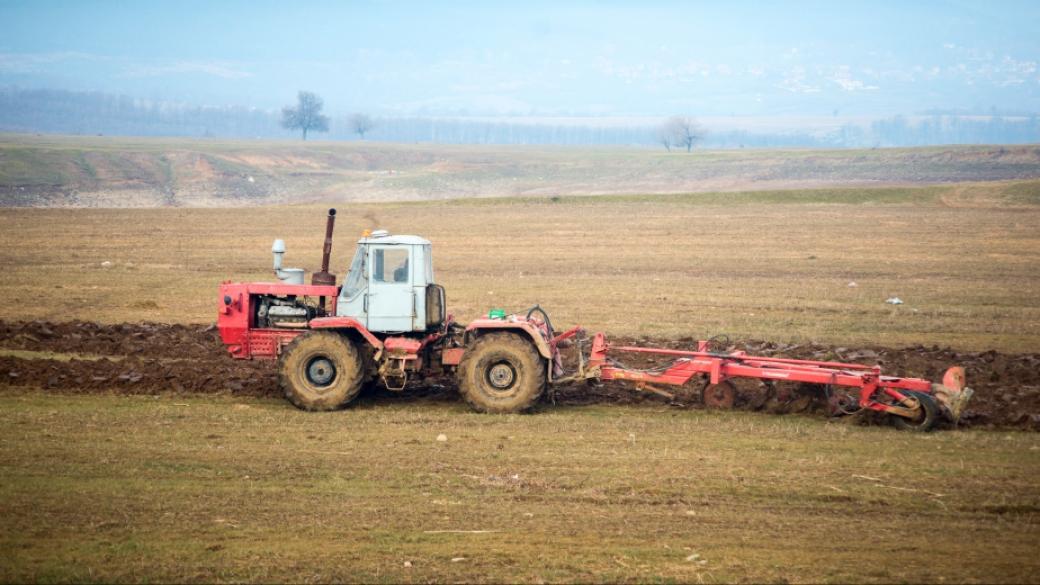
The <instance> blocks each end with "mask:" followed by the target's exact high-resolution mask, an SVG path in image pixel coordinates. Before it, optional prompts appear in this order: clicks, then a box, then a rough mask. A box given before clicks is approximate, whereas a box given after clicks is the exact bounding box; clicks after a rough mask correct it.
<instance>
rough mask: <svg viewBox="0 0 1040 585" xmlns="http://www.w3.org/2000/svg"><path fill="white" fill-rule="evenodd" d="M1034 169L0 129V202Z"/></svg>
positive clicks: (225, 202) (421, 193) (967, 160)
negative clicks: (33, 132)
mask: <svg viewBox="0 0 1040 585" xmlns="http://www.w3.org/2000/svg"><path fill="white" fill-rule="evenodd" d="M1035 179H1040V146H1036V145H1024V146H1023V145H1016V146H956V147H926V148H903V149H870V150H797V149H785V150H718V151H694V152H693V153H689V154H687V153H685V152H682V153H679V152H673V153H667V152H664V151H663V150H649V149H635V148H608V147H598V148H592V147H519V146H456V145H426V144H418V145H404V144H392V143H359V142H349V143H345V142H299V141H288V140H287V141H246V140H241V141H227V140H210V139H187V138H116V137H63V136H39V135H22V134H6V135H0V206H4V207H65V206H76V207H99V206H100V207H161V206H199V207H209V206H242V205H267V204H285V203H305V202H313V201H406V200H430V199H453V198H469V197H502V196H554V195H594V194H614V195H618V194H668V193H699V192H725V191H745V190H775V189H806V188H819V187H841V186H885V185H927V184H940V183H961V182H980V181H1020V180H1035Z"/></svg>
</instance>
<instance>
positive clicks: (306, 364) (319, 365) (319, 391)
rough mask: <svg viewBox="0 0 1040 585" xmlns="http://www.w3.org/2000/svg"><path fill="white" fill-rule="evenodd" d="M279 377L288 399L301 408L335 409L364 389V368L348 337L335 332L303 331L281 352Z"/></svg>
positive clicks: (345, 403)
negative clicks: (362, 386)
mask: <svg viewBox="0 0 1040 585" xmlns="http://www.w3.org/2000/svg"><path fill="white" fill-rule="evenodd" d="M278 366H279V367H278V377H279V379H280V381H281V384H282V390H283V391H284V392H285V397H286V398H287V399H288V400H289V402H291V403H293V405H295V406H296V407H297V408H300V409H302V410H312V411H318V410H336V409H337V408H342V407H344V406H346V405H347V404H348V403H350V401H352V400H354V399H355V398H357V395H358V393H360V392H361V383H362V382H363V381H364V379H365V368H364V364H363V363H362V360H361V353H360V352H359V351H358V349H357V347H355V346H354V342H352V341H351V340H350V339H348V338H347V337H344V336H343V335H340V334H338V333H335V332H332V331H315V332H311V333H304V334H303V335H300V336H298V337H297V338H296V339H294V340H293V341H292V343H290V344H289V345H288V346H287V347H286V348H285V351H284V352H282V357H281V359H280V360H279V363H278Z"/></svg>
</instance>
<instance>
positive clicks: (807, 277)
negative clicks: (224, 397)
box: [0, 182, 1040, 352]
mask: <svg viewBox="0 0 1040 585" xmlns="http://www.w3.org/2000/svg"><path fill="white" fill-rule="evenodd" d="M1038 190H1040V183H1038V182H1019V183H1011V184H1003V183H999V184H972V185H952V186H933V187H917V188H912V187H901V188H888V189H855V188H849V189H837V190H817V191H796V192H784V191H779V192H749V193H740V194H728V193H719V194H690V195H682V196H668V195H660V196H640V197H635V196H619V197H595V198H585V197H574V198H568V197H560V198H556V199H542V198H536V199H508V198H507V199H487V200H482V199H481V200H454V201H449V202H425V203H384V204H350V205H345V206H343V205H341V206H340V213H339V216H338V220H337V228H336V229H337V231H336V236H337V239H336V242H335V244H334V247H333V257H332V266H333V267H334V269H335V270H337V271H338V272H339V273H341V274H342V272H343V270H345V265H346V263H347V262H348V261H349V258H350V257H351V255H352V254H353V248H354V245H353V242H354V240H355V239H356V237H357V236H359V235H360V233H361V232H362V230H363V229H366V228H377V227H378V228H386V229H389V230H390V231H391V232H393V233H415V234H421V235H423V236H425V237H427V238H429V239H430V240H431V241H432V242H433V244H434V264H435V273H436V277H437V279H438V281H439V282H440V283H442V284H443V285H444V286H445V287H446V289H447V294H448V306H449V310H450V311H451V312H453V313H454V314H455V315H456V317H457V318H458V319H460V320H463V321H464V320H469V319H472V318H474V317H476V316H478V315H481V314H485V313H486V312H487V311H488V309H490V308H493V307H501V308H505V309H507V310H520V309H522V308H525V307H528V306H530V305H532V304H534V303H540V304H541V305H542V306H544V307H546V308H547V309H548V310H549V311H550V313H551V315H552V316H553V318H554V319H553V320H554V322H556V323H557V324H559V325H565V324H575V323H581V324H582V325H585V326H586V327H588V328H589V329H590V330H603V331H607V332H608V333H612V334H618V335H632V336H640V335H651V336H659V337H660V336H663V337H685V336H694V337H697V336H700V337H704V338H707V337H710V336H712V335H716V334H721V333H725V334H728V335H730V337H732V338H734V339H747V338H751V339H764V340H771V341H777V342H806V341H818V342H824V343H831V344H837V345H848V344H872V345H881V346H886V347H900V346H904V345H912V344H924V345H926V346H929V347H930V346H932V345H938V346H950V347H953V348H956V349H960V350H974V351H986V350H999V351H1010V352H1028V351H1036V350H1037V349H1038V348H1040V303H1038V302H1037V301H1038V296H1037V291H1038V290H1040V205H1038V202H1040V199H1038V197H1040V195H1038V193H1040V191H1038ZM325 209H326V208H324V207H319V206H288V207H260V208H243V209H212V210H208V209H168V208H162V209H141V210H117V209H102V210H89V209H77V210H48V209H8V210H4V211H3V212H2V213H0V249H2V250H3V251H4V256H3V266H4V272H5V276H6V278H4V279H3V281H0V294H2V295H3V296H4V298H8V299H24V300H25V301H26V302H10V303H4V304H2V305H0V319H3V320H7V321H18V320H26V319H45V320H59V321H61V320H68V319H80V320H86V321H100V322H104V323H120V322H137V321H159V322H166V323H211V322H213V321H214V320H215V303H216V297H215V292H214V291H215V290H216V286H217V284H218V283H219V282H221V281H223V280H226V279H235V280H242V281H250V280H271V279H273V275H272V274H271V272H270V270H271V269H270V267H271V254H270V247H271V241H272V240H273V239H274V238H275V237H280V238H284V239H285V241H286V243H287V245H288V253H287V254H286V263H287V265H289V266H301V267H304V268H306V269H308V271H311V270H315V269H316V268H317V265H318V263H319V261H320V256H321V242H322V238H323V237H324V230H323V227H324V216H325ZM893 296H895V297H899V298H900V299H901V300H903V301H904V303H905V304H903V305H898V306H893V305H889V304H886V303H885V300H886V299H888V298H890V297H893Z"/></svg>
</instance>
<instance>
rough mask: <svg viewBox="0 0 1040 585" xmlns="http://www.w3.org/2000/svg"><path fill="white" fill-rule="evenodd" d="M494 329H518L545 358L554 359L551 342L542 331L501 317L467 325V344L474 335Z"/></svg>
mask: <svg viewBox="0 0 1040 585" xmlns="http://www.w3.org/2000/svg"><path fill="white" fill-rule="evenodd" d="M492 331H516V332H518V333H521V334H522V335H525V336H526V337H528V338H529V339H530V340H531V342H532V343H534V346H535V347H536V348H537V349H538V353H539V354H541V356H542V357H544V358H545V359H547V360H549V361H552V359H553V354H552V350H551V349H550V348H549V342H548V341H546V340H545V337H543V336H542V332H541V331H540V330H539V329H538V328H537V327H535V326H534V325H531V324H530V323H525V322H523V321H502V320H500V319H477V320H476V321H473V322H472V323H470V324H469V325H468V326H467V327H466V337H465V342H466V345H469V340H470V339H472V338H473V337H476V336H478V335H481V334H484V333H490V332H492Z"/></svg>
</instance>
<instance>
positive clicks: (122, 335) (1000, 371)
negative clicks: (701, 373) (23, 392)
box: [0, 321, 1040, 430]
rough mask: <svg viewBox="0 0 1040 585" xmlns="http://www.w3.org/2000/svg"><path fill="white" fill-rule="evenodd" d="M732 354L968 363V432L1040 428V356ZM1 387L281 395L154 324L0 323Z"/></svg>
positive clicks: (181, 329)
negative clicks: (980, 428) (973, 428)
mask: <svg viewBox="0 0 1040 585" xmlns="http://www.w3.org/2000/svg"><path fill="white" fill-rule="evenodd" d="M611 341H612V343H613V344H614V345H615V347H616V346H621V345H637V346H643V347H667V348H677V349H689V348H692V347H694V346H695V345H696V341H695V340H694V339H693V338H682V339H671V340H668V339H653V338H617V339H612V340H611ZM725 349H727V350H733V349H741V350H745V351H747V352H748V353H750V354H757V355H765V356H777V357H789V358H797V359H817V360H839V361H847V362H857V363H866V364H874V363H877V364H880V365H881V366H882V368H883V371H884V372H885V373H886V374H889V375H900V376H907V377H921V378H927V379H930V380H940V379H941V378H942V375H943V372H944V371H945V370H946V368H947V367H949V366H951V365H961V366H964V367H965V369H966V371H967V377H968V385H969V386H970V387H972V388H973V389H974V390H975V397H974V398H973V400H972V402H971V404H970V405H969V408H968V410H967V411H966V413H965V415H964V416H963V418H962V420H961V425H962V426H986V427H1002V428H1022V429H1029V430H1040V354H1006V353H998V352H996V351H986V352H958V351H955V350H952V349H950V348H940V347H937V346H935V347H924V346H913V347H905V348H901V349H893V348H882V347H865V348H864V347H858V348H846V347H830V346H823V345H819V344H806V345H782V344H780V345H778V344H774V343H770V342H762V341H738V342H735V343H727V344H725ZM612 355H614V354H612ZM616 355H617V357H618V358H619V359H621V361H623V362H624V364H625V365H626V366H629V367H635V368H644V369H645V368H652V367H656V366H659V365H663V364H664V363H667V360H665V361H663V362H662V361H654V360H653V359H648V358H647V357H645V354H623V353H618V354H616ZM0 386H17V387H33V388H41V389H43V390H45V391H55V392H63V393H82V392H114V393H128V394H160V393H208V394H214V393H215V394H232V395H244V396H280V395H281V391H280V389H279V387H278V379H277V375H276V370H275V364H274V362H271V361H238V360H233V359H232V358H231V357H229V356H228V355H227V353H226V352H225V351H224V348H223V346H222V344H221V342H220V338H219V335H218V333H217V331H216V329H215V328H213V327H199V326H189V325H166V324H154V323H143V324H120V325H100V324H97V323H91V322H68V323H46V322H40V321H31V322H0ZM692 386H695V387H692ZM700 386H701V384H699V383H698V384H692V383H691V387H690V388H679V389H670V390H674V391H675V395H676V396H675V399H674V400H669V399H667V398H664V397H661V396H659V395H656V394H651V393H640V392H637V391H635V390H633V389H632V388H631V387H629V386H626V385H622V384H619V383H607V384H601V385H586V384H571V385H567V386H563V387H560V388H557V389H556V391H555V393H554V396H553V398H554V399H555V401H556V403H557V404H563V405H579V404H592V403H601V404H602V403H623V404H635V403H643V402H646V403H651V404H663V403H670V404H673V405H675V406H676V407H699V394H698V392H699V389H700ZM737 391H738V392H737V400H736V407H737V408H744V409H752V410H766V411H769V412H775V413H778V414H782V413H790V412H818V413H820V416H826V414H825V413H826V412H827V408H826V401H825V400H824V398H823V397H822V396H819V395H816V394H814V393H812V392H808V393H807V392H804V391H801V390H800V389H797V388H790V389H784V388H780V389H779V392H778V393H777V394H779V395H778V396H777V395H775V394H774V395H773V396H769V397H767V396H766V395H765V394H764V393H762V392H761V391H760V389H759V388H758V387H757V386H756V384H755V383H753V382H751V381H741V382H739V383H738V384H737ZM455 396H456V394H455V392H454V388H453V387H452V384H451V381H450V380H427V381H426V383H424V384H417V385H416V386H415V387H414V388H409V389H408V390H406V391H405V392H403V393H394V394H393V395H392V396H391V393H389V392H386V391H376V392H372V393H370V396H369V399H375V400H402V399H403V400H417V399H444V400H453V399H455ZM767 398H768V399H767Z"/></svg>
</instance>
